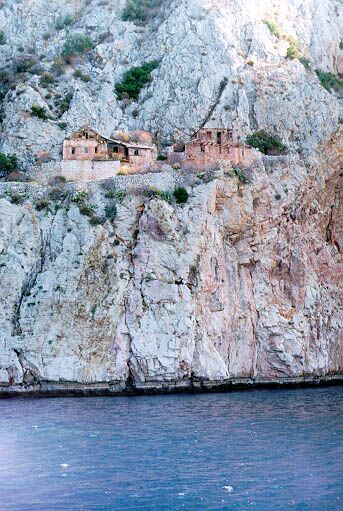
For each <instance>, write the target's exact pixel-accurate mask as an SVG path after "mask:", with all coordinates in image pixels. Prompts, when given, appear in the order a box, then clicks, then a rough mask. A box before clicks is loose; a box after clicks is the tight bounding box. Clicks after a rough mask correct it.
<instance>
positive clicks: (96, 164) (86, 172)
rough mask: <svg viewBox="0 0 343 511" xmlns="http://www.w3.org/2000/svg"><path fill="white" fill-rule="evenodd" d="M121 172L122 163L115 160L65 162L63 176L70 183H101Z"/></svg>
mask: <svg viewBox="0 0 343 511" xmlns="http://www.w3.org/2000/svg"><path fill="white" fill-rule="evenodd" d="M119 171H120V162H119V161H115V160H109V161H96V160H82V161H81V160H64V161H62V162H61V175H62V176H63V177H65V178H66V179H67V180H68V181H99V180H102V179H108V178H109V177H112V176H115V175H117V174H118V172H119Z"/></svg>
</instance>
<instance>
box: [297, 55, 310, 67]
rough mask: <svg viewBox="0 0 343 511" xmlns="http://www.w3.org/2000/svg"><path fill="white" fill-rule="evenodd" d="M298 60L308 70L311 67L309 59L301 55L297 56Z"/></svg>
mask: <svg viewBox="0 0 343 511" xmlns="http://www.w3.org/2000/svg"><path fill="white" fill-rule="evenodd" d="M299 62H301V63H302V65H303V66H304V68H305V69H306V70H307V71H308V70H309V69H311V63H310V61H309V59H307V58H306V57H304V56H302V57H299Z"/></svg>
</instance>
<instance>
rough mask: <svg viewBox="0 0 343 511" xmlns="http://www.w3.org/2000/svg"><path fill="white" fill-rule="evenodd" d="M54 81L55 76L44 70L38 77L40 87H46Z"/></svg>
mask: <svg viewBox="0 0 343 511" xmlns="http://www.w3.org/2000/svg"><path fill="white" fill-rule="evenodd" d="M53 83H55V78H54V76H53V75H52V74H50V73H48V72H44V73H43V74H42V76H41V77H40V79H39V85H40V86H41V87H48V86H49V85H51V84H53Z"/></svg>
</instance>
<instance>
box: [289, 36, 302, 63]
mask: <svg viewBox="0 0 343 511" xmlns="http://www.w3.org/2000/svg"><path fill="white" fill-rule="evenodd" d="M288 41H289V45H288V48H287V53H286V57H287V58H288V59H291V60H293V59H298V58H300V57H301V52H300V43H299V41H297V40H296V39H294V38H293V37H289V38H288Z"/></svg>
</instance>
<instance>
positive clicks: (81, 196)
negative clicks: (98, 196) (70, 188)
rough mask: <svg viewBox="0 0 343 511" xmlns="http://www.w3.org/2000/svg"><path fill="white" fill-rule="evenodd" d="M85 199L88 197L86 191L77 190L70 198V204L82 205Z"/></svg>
mask: <svg viewBox="0 0 343 511" xmlns="http://www.w3.org/2000/svg"><path fill="white" fill-rule="evenodd" d="M87 197H88V192H87V190H78V191H77V192H75V193H74V195H73V196H72V197H71V200H72V202H76V204H84V202H85V200H86V199H87Z"/></svg>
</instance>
